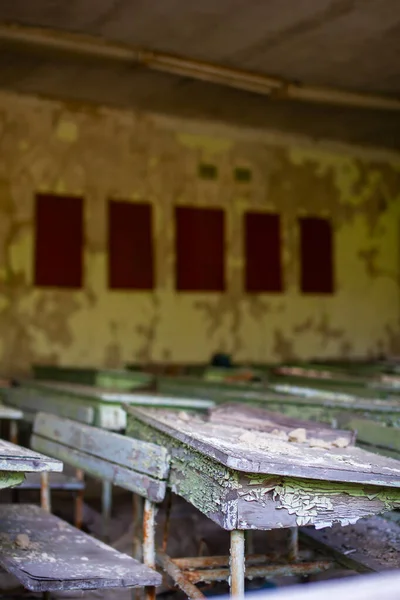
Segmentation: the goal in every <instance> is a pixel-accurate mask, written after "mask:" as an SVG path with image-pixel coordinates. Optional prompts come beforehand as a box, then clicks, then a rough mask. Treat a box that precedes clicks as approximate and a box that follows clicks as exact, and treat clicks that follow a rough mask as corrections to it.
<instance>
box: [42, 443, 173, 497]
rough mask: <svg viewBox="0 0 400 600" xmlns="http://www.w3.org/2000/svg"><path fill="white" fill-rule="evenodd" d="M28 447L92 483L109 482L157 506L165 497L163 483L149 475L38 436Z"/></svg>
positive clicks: (164, 485)
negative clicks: (64, 465) (55, 459)
mask: <svg viewBox="0 0 400 600" xmlns="http://www.w3.org/2000/svg"><path fill="white" fill-rule="evenodd" d="M31 444H32V447H33V448H35V449H37V450H40V451H41V452H47V453H48V454H49V455H51V456H55V457H57V458H59V459H60V460H62V461H63V462H65V463H66V464H69V465H71V466H73V467H76V468H77V469H82V470H83V471H85V473H88V474H89V475H92V477H94V478H95V479H100V480H107V481H110V482H111V483H113V484H114V485H117V486H119V487H122V488H124V489H126V490H130V491H131V492H134V493H136V494H139V495H140V496H143V497H145V498H148V499H149V500H151V501H153V502H161V501H162V500H163V499H164V497H165V492H166V482H165V480H164V481H162V480H160V479H155V478H153V477H151V476H150V475H145V474H143V473H139V472H137V471H134V470H133V468H132V469H129V468H127V467H122V466H120V465H118V464H116V463H112V462H107V461H106V460H104V459H101V458H98V457H96V456H93V455H91V454H86V453H85V452H81V451H79V450H74V449H72V448H70V447H67V446H62V445H61V444H59V443H57V442H53V441H51V440H49V439H47V438H43V437H40V436H38V435H33V436H32V439H31Z"/></svg>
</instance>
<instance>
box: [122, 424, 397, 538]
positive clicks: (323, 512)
mask: <svg viewBox="0 0 400 600" xmlns="http://www.w3.org/2000/svg"><path fill="white" fill-rule="evenodd" d="M127 435H133V436H136V437H139V438H140V439H144V440H147V441H152V442H155V443H158V444H162V445H164V446H165V447H167V448H168V449H169V451H170V453H171V471H170V476H169V482H168V485H169V486H170V487H171V489H172V491H173V492H175V493H177V494H179V495H180V496H182V497H183V498H185V500H187V501H188V502H190V503H191V504H192V505H193V506H195V507H196V508H197V509H198V510H200V511H201V512H202V513H203V514H205V515H206V516H208V517H209V518H210V519H211V520H213V521H214V522H215V523H217V524H218V525H220V526H221V527H223V528H224V529H227V530H233V529H237V528H241V529H252V528H255V529H275V528H277V527H296V526H299V525H304V524H311V525H312V524H316V525H318V526H320V527H325V526H327V525H331V524H333V523H335V522H341V523H343V524H346V525H347V524H348V523H349V522H352V521H353V520H354V519H358V518H360V517H365V516H370V515H374V514H378V513H380V512H382V511H386V510H390V509H391V508H394V507H396V506H399V505H400V489H398V488H395V489H390V488H385V487H378V486H365V485H359V484H349V483H348V482H338V483H335V482H331V481H327V480H325V479H324V474H323V473H322V474H321V475H322V478H321V480H307V479H304V478H302V479H300V478H297V479H294V478H292V477H283V476H275V475H271V476H268V475H266V474H249V473H241V472H239V471H237V470H234V469H232V468H229V467H226V466H225V465H223V464H221V463H220V462H218V461H216V460H214V459H212V458H210V457H208V456H206V455H204V454H202V453H200V452H199V451H197V450H195V449H193V448H190V447H189V446H187V445H186V444H182V443H181V442H180V441H179V440H177V439H175V438H173V437H171V436H170V435H168V434H167V433H164V432H162V431H160V430H158V429H157V428H155V427H152V426H151V425H149V424H147V423H145V422H144V421H143V420H141V419H137V418H134V417H133V416H132V415H129V419H128V430H127Z"/></svg>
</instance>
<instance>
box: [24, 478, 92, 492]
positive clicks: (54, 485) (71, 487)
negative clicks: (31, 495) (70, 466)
mask: <svg viewBox="0 0 400 600" xmlns="http://www.w3.org/2000/svg"><path fill="white" fill-rule="evenodd" d="M48 485H49V488H50V489H51V490H59V491H62V490H65V491H68V492H80V491H82V490H84V489H85V482H84V481H82V480H81V479H78V478H77V477H72V476H69V475H64V473H50V474H49V483H48ZM16 489H17V490H32V491H35V490H38V491H39V490H40V489H41V473H27V474H26V476H25V480H24V481H23V482H22V483H21V484H20V485H19V486H18V487H17V488H16Z"/></svg>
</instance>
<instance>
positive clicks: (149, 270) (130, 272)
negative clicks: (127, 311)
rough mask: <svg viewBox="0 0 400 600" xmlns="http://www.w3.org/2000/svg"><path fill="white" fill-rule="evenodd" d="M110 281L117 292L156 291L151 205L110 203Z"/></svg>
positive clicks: (111, 286)
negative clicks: (154, 289)
mask: <svg viewBox="0 0 400 600" xmlns="http://www.w3.org/2000/svg"><path fill="white" fill-rule="evenodd" d="M108 281H109V287H110V289H114V290H152V289H153V288H154V260H153V227H152V206H151V204H137V203H133V202H121V201H116V200H111V201H110V202H109V210H108Z"/></svg>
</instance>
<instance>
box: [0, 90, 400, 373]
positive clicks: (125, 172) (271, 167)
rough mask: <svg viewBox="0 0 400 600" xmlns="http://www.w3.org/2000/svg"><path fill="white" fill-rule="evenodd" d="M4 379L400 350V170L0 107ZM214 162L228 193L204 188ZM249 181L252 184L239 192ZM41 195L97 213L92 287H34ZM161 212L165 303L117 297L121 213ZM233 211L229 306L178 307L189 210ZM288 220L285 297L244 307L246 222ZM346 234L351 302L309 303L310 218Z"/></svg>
mask: <svg viewBox="0 0 400 600" xmlns="http://www.w3.org/2000/svg"><path fill="white" fill-rule="evenodd" d="M0 150H1V162H0V361H1V362H0V365H1V370H2V371H3V372H17V371H21V370H26V369H27V368H28V367H29V365H30V364H31V363H32V362H49V361H51V362H58V363H60V364H82V365H90V364H94V365H107V366H120V365H122V364H123V363H124V362H126V361H149V360H155V361H174V362H175V361H176V362H192V361H193V362H194V361H204V360H206V359H208V358H209V356H210V355H211V353H212V352H213V351H217V350H222V351H227V352H232V353H233V355H234V357H235V359H236V360H240V361H247V360H249V361H250V360H251V361H264V360H267V361H271V360H282V359H287V358H294V357H297V358H306V357H310V356H315V355H318V356H324V355H325V356H334V355H340V356H351V355H354V356H355V355H357V356H359V355H371V354H374V353H377V352H382V351H386V350H388V351H398V350H400V347H399V337H398V331H399V311H400V297H399V258H400V243H399V242H400V239H399V235H400V229H399V223H400V218H399V217H400V185H399V182H400V166H399V165H400V160H399V161H398V162H397V163H396V160H395V159H393V160H392V162H390V161H389V160H387V161H383V160H381V159H372V158H370V159H368V160H367V159H365V158H356V157H354V156H352V155H351V153H347V154H344V153H341V154H339V153H337V152H333V151H329V150H326V149H324V150H322V149H317V148H313V146H312V145H311V144H308V145H304V146H301V145H299V144H296V142H295V141H293V142H292V143H289V142H287V143H285V144H280V145H278V144H274V143H271V142H270V141H269V142H268V141H267V140H266V141H263V140H262V139H261V138H254V139H250V137H248V138H245V137H240V136H238V135H236V134H235V131H234V130H232V131H229V133H226V135H225V137H221V136H220V135H213V136H212V135H210V133H209V131H207V132H205V129H204V130H203V129H202V126H201V125H198V127H197V131H194V132H193V131H190V132H188V130H187V127H186V125H185V123H184V122H183V121H182V122H180V121H179V120H175V121H169V123H168V127H167V126H165V125H164V124H163V120H162V119H157V118H156V117H152V116H151V115H146V114H135V113H127V112H122V111H121V112H120V111H114V110H110V109H105V108H93V107H82V106H80V107H78V106H70V105H65V104H62V103H57V102H52V101H45V100H38V99H35V98H30V97H22V96H17V95H9V94H0ZM200 161H203V162H212V163H213V164H215V165H216V166H217V167H218V170H219V177H218V180H217V181H212V182H210V181H202V180H200V179H199V178H198V177H197V168H198V164H199V162H200ZM235 166H249V167H250V168H251V169H252V173H253V180H252V182H251V183H250V184H243V183H235V182H234V180H233V169H234V167H235ZM36 192H53V193H54V192H59V193H68V194H81V195H83V196H84V198H85V223H86V248H85V286H84V289H83V290H82V291H66V290H43V289H35V288H34V286H33V280H32V277H33V254H32V250H33V241H34V239H33V236H34V223H33V209H34V195H35V193H36ZM110 197H116V198H122V199H127V200H131V201H132V202H134V201H136V200H139V201H143V200H145V201H149V202H151V203H152V204H153V206H154V225H155V235H156V239H155V247H156V273H157V290H156V291H155V293H154V294H150V293H142V292H117V291H109V290H108V289H107V271H106V265H107V255H106V202H107V199H108V198H110ZM177 203H181V204H190V205H198V206H200V205H204V206H219V207H224V208H225V209H226V224H227V281H228V291H227V292H226V293H224V294H187V293H186V294H176V293H175V292H174V227H173V208H174V206H175V204H177ZM248 208H257V209H260V210H271V211H277V212H279V213H280V214H281V215H282V223H283V245H284V254H283V255H284V268H285V285H286V291H285V293H283V294H270V295H259V296H248V295H245V294H244V293H243V288H242V274H243V256H242V215H243V212H244V211H245V210H247V209H248ZM305 214H310V215H315V216H327V217H330V218H332V221H333V224H334V228H335V271H336V282H337V291H336V293H335V294H334V295H333V296H331V297H323V296H302V295H301V294H300V292H299V286H298V279H299V264H298V239H297V227H296V219H297V217H298V216H299V215H305Z"/></svg>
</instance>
